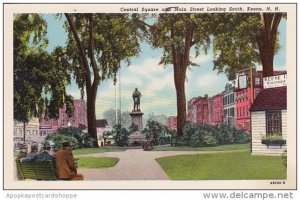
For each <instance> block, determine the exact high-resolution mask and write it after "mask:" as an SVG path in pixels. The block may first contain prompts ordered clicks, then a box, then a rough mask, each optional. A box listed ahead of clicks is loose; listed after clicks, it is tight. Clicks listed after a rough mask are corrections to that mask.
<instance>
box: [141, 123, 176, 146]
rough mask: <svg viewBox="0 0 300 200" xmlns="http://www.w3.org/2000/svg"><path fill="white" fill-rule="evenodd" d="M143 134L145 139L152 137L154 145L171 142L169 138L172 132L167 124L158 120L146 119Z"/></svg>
mask: <svg viewBox="0 0 300 200" xmlns="http://www.w3.org/2000/svg"><path fill="white" fill-rule="evenodd" d="M143 134H145V135H146V139H149V138H154V140H155V143H154V145H162V144H169V143H170V142H171V141H170V140H171V138H172V137H173V135H174V132H173V131H170V130H169V129H168V128H167V126H165V125H163V124H161V123H160V122H158V121H154V120H148V121H147V125H146V128H145V129H144V130H143Z"/></svg>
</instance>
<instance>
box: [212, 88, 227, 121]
mask: <svg viewBox="0 0 300 200" xmlns="http://www.w3.org/2000/svg"><path fill="white" fill-rule="evenodd" d="M223 96H224V95H223V93H219V94H217V95H215V96H213V97H211V100H210V101H209V103H210V104H212V105H210V106H209V107H210V108H211V113H210V120H211V121H209V124H211V125H213V126H217V125H219V124H222V123H223V112H224V110H223Z"/></svg>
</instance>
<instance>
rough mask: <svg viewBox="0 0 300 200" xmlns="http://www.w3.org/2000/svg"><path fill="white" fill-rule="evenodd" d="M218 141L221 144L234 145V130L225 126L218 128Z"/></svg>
mask: <svg viewBox="0 0 300 200" xmlns="http://www.w3.org/2000/svg"><path fill="white" fill-rule="evenodd" d="M217 140H218V143H219V144H232V143H234V130H233V129H232V128H231V127H230V126H227V125H225V124H220V125H219V126H218V134H217Z"/></svg>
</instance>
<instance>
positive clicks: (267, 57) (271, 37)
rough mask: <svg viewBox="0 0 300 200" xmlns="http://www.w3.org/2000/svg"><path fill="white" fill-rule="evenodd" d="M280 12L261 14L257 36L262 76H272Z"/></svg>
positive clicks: (281, 15)
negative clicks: (260, 23)
mask: <svg viewBox="0 0 300 200" xmlns="http://www.w3.org/2000/svg"><path fill="white" fill-rule="evenodd" d="M282 17H283V14H282V13H263V14H261V21H262V24H263V25H262V27H261V28H260V34H259V36H258V38H257V44H258V49H259V53H260V59H261V63H262V67H263V76H264V77H267V76H273V71H274V68H273V62H274V55H275V45H276V39H277V30H278V26H279V23H280V20H281V18H282Z"/></svg>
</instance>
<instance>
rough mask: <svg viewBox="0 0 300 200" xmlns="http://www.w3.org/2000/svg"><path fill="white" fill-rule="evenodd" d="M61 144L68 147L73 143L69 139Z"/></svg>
mask: <svg viewBox="0 0 300 200" xmlns="http://www.w3.org/2000/svg"><path fill="white" fill-rule="evenodd" d="M61 146H62V147H68V146H71V144H70V142H68V141H63V142H62V143H61Z"/></svg>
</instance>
